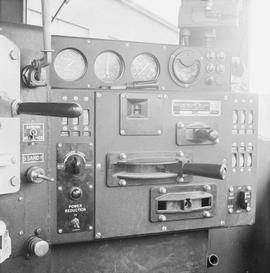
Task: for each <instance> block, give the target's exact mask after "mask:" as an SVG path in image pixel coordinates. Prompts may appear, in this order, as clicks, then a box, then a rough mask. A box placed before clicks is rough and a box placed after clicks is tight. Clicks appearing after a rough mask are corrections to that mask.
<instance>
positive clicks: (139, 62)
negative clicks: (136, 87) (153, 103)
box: [130, 53, 159, 81]
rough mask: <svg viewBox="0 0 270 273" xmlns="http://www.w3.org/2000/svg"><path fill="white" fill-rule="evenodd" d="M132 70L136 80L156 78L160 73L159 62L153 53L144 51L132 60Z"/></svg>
mask: <svg viewBox="0 0 270 273" xmlns="http://www.w3.org/2000/svg"><path fill="white" fill-rule="evenodd" d="M130 72H131V75H132V77H133V79H134V81H152V80H156V79H157V77H158V74H159V63H158V61H157V59H156V57H154V56H153V55H151V54H147V53H143V54H140V55H138V56H137V57H135V59H134V60H133V61H132V63H131V67H130Z"/></svg>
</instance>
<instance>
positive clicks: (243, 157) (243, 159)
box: [239, 154, 245, 171]
mask: <svg viewBox="0 0 270 273" xmlns="http://www.w3.org/2000/svg"><path fill="white" fill-rule="evenodd" d="M244 166H245V155H244V154H240V155H239V167H240V168H243V167H244ZM241 171H242V170H241Z"/></svg>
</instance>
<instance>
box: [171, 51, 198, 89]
mask: <svg viewBox="0 0 270 273" xmlns="http://www.w3.org/2000/svg"><path fill="white" fill-rule="evenodd" d="M200 59H201V58H200V55H199V54H198V53H197V52H195V51H193V50H182V51H180V52H179V51H178V52H176V55H173V56H172V57H171V60H170V72H171V76H172V78H173V80H174V81H175V82H176V83H177V84H178V85H181V86H184V87H188V86H190V85H192V84H194V83H195V82H196V81H197V79H198V78H199V76H200V71H201V60H200Z"/></svg>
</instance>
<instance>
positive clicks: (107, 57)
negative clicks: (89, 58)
mask: <svg viewBox="0 0 270 273" xmlns="http://www.w3.org/2000/svg"><path fill="white" fill-rule="evenodd" d="M94 69H95V74H96V76H97V77H98V78H99V79H100V80H101V81H103V82H105V83H113V82H114V81H116V80H118V79H119V78H120V77H121V75H122V73H123V71H124V62H123V60H122V58H121V57H120V56H119V55H118V54H117V53H115V52H113V51H105V52H103V53H101V54H100V55H98V57H97V58H96V61H95V68H94Z"/></svg>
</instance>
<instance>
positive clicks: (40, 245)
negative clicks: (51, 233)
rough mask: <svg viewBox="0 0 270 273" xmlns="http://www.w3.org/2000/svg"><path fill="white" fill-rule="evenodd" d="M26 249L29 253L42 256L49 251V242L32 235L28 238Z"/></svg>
mask: <svg viewBox="0 0 270 273" xmlns="http://www.w3.org/2000/svg"><path fill="white" fill-rule="evenodd" d="M28 250H29V252H30V253H32V254H34V255H36V256H38V257H42V256H45V255H46V254H47V253H48V251H49V243H48V242H46V241H44V240H42V239H41V238H39V237H36V236H32V237H30V238H29V239H28Z"/></svg>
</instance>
